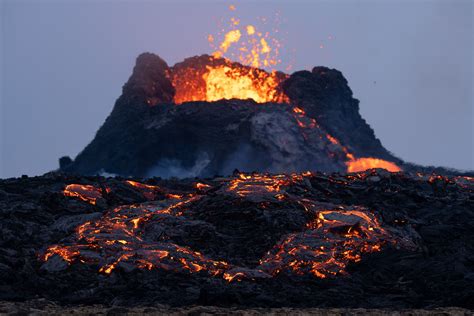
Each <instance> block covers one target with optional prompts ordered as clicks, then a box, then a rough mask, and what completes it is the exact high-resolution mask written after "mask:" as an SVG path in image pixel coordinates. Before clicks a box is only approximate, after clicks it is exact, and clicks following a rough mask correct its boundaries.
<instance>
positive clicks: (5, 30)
mask: <svg viewBox="0 0 474 316" xmlns="http://www.w3.org/2000/svg"><path fill="white" fill-rule="evenodd" d="M230 3H233V4H235V5H236V7H237V11H236V12H235V15H238V16H239V17H241V18H243V19H245V20H246V21H248V22H252V21H255V19H256V17H257V16H267V17H270V18H271V17H272V16H274V14H275V12H276V11H280V12H281V15H282V16H283V17H284V18H285V19H286V22H284V23H283V24H282V25H281V26H280V29H281V30H282V31H284V32H287V33H288V35H287V36H286V37H287V39H286V43H285V47H286V51H287V52H288V51H291V50H293V49H294V50H295V52H294V53H292V57H291V58H292V59H294V62H293V66H294V67H293V69H294V70H300V69H311V68H312V67H313V66H316V65H324V66H329V67H332V68H337V69H339V70H341V71H342V72H343V74H344V75H345V77H346V78H347V79H348V81H349V85H350V87H351V88H352V90H353V92H354V96H355V97H356V98H358V99H359V100H360V101H361V114H362V116H363V117H364V118H365V119H366V120H367V122H368V123H369V124H370V125H371V126H372V127H373V128H374V130H375V133H376V135H377V136H378V137H379V138H380V139H381V140H382V143H383V144H384V145H385V147H386V148H387V149H388V150H390V151H392V152H393V153H394V154H395V155H397V156H399V157H401V158H403V159H405V160H407V161H411V162H416V163H420V164H430V165H431V164H432V165H442V166H448V167H456V168H460V169H474V144H473V142H474V141H473V137H474V136H473V134H474V131H473V120H474V113H473V82H472V77H473V60H472V58H473V57H472V56H473V21H472V20H473V2H472V1H469V0H467V1H380V0H374V1H362V2H361V1H324V2H318V1H306V2H303V1H295V0H292V1H278V2H270V1H245V2H243V1H234V2H222V1H202V2H197V1H142V2H140V1H118V2H117V1H40V0H37V1H21V0H11V1H8V0H3V1H1V0H0V5H1V6H0V10H1V11H0V20H1V22H2V24H1V33H0V34H1V43H0V44H1V48H0V54H1V57H2V59H1V60H2V61H3V63H2V68H1V69H0V73H1V75H2V85H1V90H0V93H1V94H0V95H1V110H2V112H1V118H0V124H1V131H0V139H1V141H2V143H1V144H0V145H1V147H0V148H1V155H0V159H1V160H0V167H1V168H0V177H11V176H19V175H21V174H28V175H38V174H42V173H44V172H47V171H50V170H52V169H55V168H57V166H58V158H59V157H60V156H62V155H70V156H71V157H73V158H74V157H75V156H76V155H77V153H78V152H79V151H80V150H82V149H83V148H84V146H85V145H87V144H88V143H89V142H90V141H91V140H92V138H93V137H94V135H95V132H96V131H97V129H98V128H99V126H100V125H101V124H102V123H103V122H104V120H105V118H106V117H107V115H108V114H109V113H110V111H111V109H112V107H113V104H114V102H115V100H116V98H118V96H119V95H120V93H121V87H122V85H123V84H124V83H125V81H126V80H127V79H128V77H129V75H130V74H131V71H132V68H133V65H134V62H135V58H136V56H137V55H138V54H140V53H142V52H145V51H149V52H153V53H156V54H158V55H160V56H161V57H162V58H164V59H165V60H166V61H167V62H168V64H170V65H172V64H174V63H175V62H178V61H181V60H182V59H184V58H185V57H190V56H194V55H199V54H202V53H209V52H210V48H209V45H208V43H207V40H206V38H207V35H208V34H210V33H215V32H216V31H217V27H218V20H219V19H220V18H221V17H224V16H228V9H227V6H228V5H229V4H230ZM329 37H332V39H331V40H329ZM321 45H323V48H320V46H321ZM282 58H283V59H284V61H289V59H290V56H289V54H284V55H283V56H282ZM285 65H286V63H284V65H283V66H282V68H284V66H285Z"/></svg>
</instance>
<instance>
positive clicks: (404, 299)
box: [0, 170, 474, 308]
mask: <svg viewBox="0 0 474 316" xmlns="http://www.w3.org/2000/svg"><path fill="white" fill-rule="evenodd" d="M473 190H474V185H473V179H472V178H469V177H444V176H436V175H423V174H403V173H388V172H386V171H383V170H372V171H367V172H364V173H357V174H350V175H345V176H344V175H339V174H331V175H325V174H320V173H302V174H289V175H267V174H244V173H235V174H234V176H231V177H226V178H208V179H188V180H161V179H159V178H155V179H149V180H146V181H145V180H140V179H127V178H104V177H92V176H91V177H86V176H72V175H65V174H60V173H50V174H47V175H44V176H42V177H35V178H26V177H25V178H18V179H7V180H1V181H0V210H1V215H0V216H1V219H0V228H1V230H0V232H1V235H0V287H1V288H2V291H0V299H3V300H31V299H33V298H38V297H42V298H45V299H47V300H53V301H56V302H57V303H60V304H96V303H97V304H106V305H109V304H114V305H143V304H156V303H160V304H168V305H173V306H182V305H192V304H199V305H218V306H261V307H278V306H293V307H296V306H299V307H311V306H320V307H321V306H326V307H327V306H331V307H355V306H357V307H366V308H369V307H370V308H380V307H385V308H386V307H391V308H414V307H416V308H420V307H433V306H459V307H464V308H473V307H474V306H473V305H472V299H471V298H472V297H473V295H474V292H473V288H472V286H471V285H472V282H473V275H474V274H473V266H474V245H473V242H472V240H474V239H473V238H474V229H473V228H474V227H473V225H474V212H473V209H474V207H473V206H474V194H473Z"/></svg>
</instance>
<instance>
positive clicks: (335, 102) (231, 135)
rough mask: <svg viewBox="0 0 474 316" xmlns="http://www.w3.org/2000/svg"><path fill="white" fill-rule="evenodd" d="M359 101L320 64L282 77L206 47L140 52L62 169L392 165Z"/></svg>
mask: <svg viewBox="0 0 474 316" xmlns="http://www.w3.org/2000/svg"><path fill="white" fill-rule="evenodd" d="M255 100H256V101H255ZM358 104H359V102H358V100H356V99H354V98H353V97H352V91H351V90H350V88H349V86H348V85H347V81H346V79H345V78H344V77H343V76H342V74H341V73H340V72H339V71H337V70H334V69H329V68H326V67H315V68H313V70H312V71H299V72H295V73H293V74H292V75H291V76H288V75H286V74H283V73H279V72H276V73H267V72H265V71H263V70H259V69H256V68H251V67H247V66H243V65H241V64H238V63H234V62H230V61H228V60H225V59H220V58H214V57H211V56H207V55H203V56H198V57H192V58H188V59H186V60H185V61H183V62H181V63H178V64H176V65H174V66H173V67H168V65H167V64H166V62H165V61H163V60H162V59H161V58H160V57H158V56H156V55H153V54H150V53H145V54H142V55H140V56H139V57H138V58H137V63H136V66H135V68H134V70H133V74H132V76H131V77H130V79H129V80H128V82H127V83H126V84H125V85H124V87H123V93H122V95H121V96H120V98H119V99H118V100H117V102H116V104H115V106H114V108H113V111H112V113H111V114H110V116H109V117H108V118H107V119H106V121H105V123H104V124H103V126H102V127H101V128H100V129H99V130H98V132H97V135H96V136H95V138H94V140H93V141H92V142H91V143H90V144H89V145H88V146H87V147H86V148H85V149H84V150H83V151H82V152H81V153H80V154H79V155H78V156H77V157H76V158H75V160H74V161H72V160H71V159H69V158H63V159H61V160H60V162H61V164H60V165H61V170H62V171H65V172H72V173H79V174H87V175H94V174H100V173H101V172H106V173H109V174H116V175H122V176H140V177H143V176H161V177H172V176H177V177H180V178H183V177H194V176H199V177H203V176H204V177H209V176H214V175H229V174H231V173H232V171H233V170H234V169H236V168H237V169H239V170H243V171H249V172H251V171H258V172H278V173H280V172H301V171H306V170H318V171H326V172H334V171H339V172H342V171H347V170H349V171H360V170H364V169H360V166H359V167H358V163H359V160H360V159H362V160H364V159H365V162H369V164H368V165H365V164H364V166H366V167H365V168H370V167H386V166H387V165H388V166H389V167H386V168H388V170H391V171H398V170H400V168H401V167H403V162H402V161H401V160H400V159H397V158H396V157H394V156H393V155H392V154H390V153H389V152H388V151H387V150H386V149H385V148H384V147H383V146H382V144H381V143H380V141H379V140H378V139H377V138H376V137H375V135H374V132H373V130H372V129H371V128H370V126H369V125H368V124H367V123H366V122H365V120H364V119H362V117H361V116H360V114H359V105H358ZM367 158H369V159H367ZM374 161H375V164H374ZM363 162H364V161H362V163H363ZM377 162H378V164H377ZM380 163H383V164H384V165H380ZM351 166H352V167H351ZM354 167H355V168H354ZM390 167H391V168H390Z"/></svg>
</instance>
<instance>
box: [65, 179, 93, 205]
mask: <svg viewBox="0 0 474 316" xmlns="http://www.w3.org/2000/svg"><path fill="white" fill-rule="evenodd" d="M63 194H64V196H72V197H77V198H79V199H81V200H82V201H85V202H87V203H89V204H92V205H95V204H96V203H97V199H100V198H102V193H101V191H100V189H98V188H96V187H94V186H93V185H87V184H69V185H67V186H66V188H64V191H63Z"/></svg>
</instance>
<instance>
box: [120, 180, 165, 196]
mask: <svg viewBox="0 0 474 316" xmlns="http://www.w3.org/2000/svg"><path fill="white" fill-rule="evenodd" d="M125 182H126V183H127V184H129V185H131V186H132V187H134V188H136V189H138V190H139V191H140V192H141V193H142V194H143V196H144V197H145V198H146V199H147V200H150V201H151V200H154V199H155V198H156V196H157V194H159V193H161V190H160V188H159V187H157V186H154V185H149V184H144V183H140V182H136V181H132V180H127V181H125Z"/></svg>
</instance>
